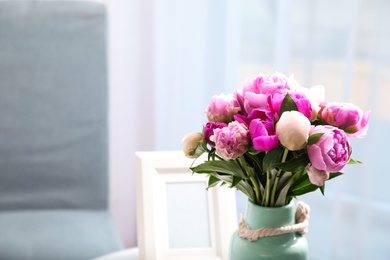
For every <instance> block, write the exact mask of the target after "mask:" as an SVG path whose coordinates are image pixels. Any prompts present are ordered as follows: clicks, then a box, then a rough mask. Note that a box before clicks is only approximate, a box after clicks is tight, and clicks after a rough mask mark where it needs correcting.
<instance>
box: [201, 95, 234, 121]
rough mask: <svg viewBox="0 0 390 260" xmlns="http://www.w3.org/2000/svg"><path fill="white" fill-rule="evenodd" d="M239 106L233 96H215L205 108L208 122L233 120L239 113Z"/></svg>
mask: <svg viewBox="0 0 390 260" xmlns="http://www.w3.org/2000/svg"><path fill="white" fill-rule="evenodd" d="M240 109H241V108H240V105H239V103H238V101H237V100H236V99H235V98H234V97H233V95H223V94H221V95H215V96H213V97H212V98H211V101H210V103H209V105H208V106H207V108H206V116H207V119H208V120H209V121H210V122H225V123H228V122H230V121H232V120H233V116H234V115H235V114H237V113H238V112H239V111H240Z"/></svg>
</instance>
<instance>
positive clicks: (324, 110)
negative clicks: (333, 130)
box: [318, 102, 370, 138]
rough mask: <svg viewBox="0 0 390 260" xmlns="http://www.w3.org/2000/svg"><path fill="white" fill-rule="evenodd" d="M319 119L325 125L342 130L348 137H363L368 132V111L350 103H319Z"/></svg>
mask: <svg viewBox="0 0 390 260" xmlns="http://www.w3.org/2000/svg"><path fill="white" fill-rule="evenodd" d="M318 115H319V117H320V118H321V119H322V120H323V121H324V122H325V123H327V124H329V125H333V126H336V127H339V128H341V129H343V130H344V131H345V132H346V133H347V135H348V136H350V137H358V138H361V137H364V136H365V135H366V133H367V130H368V119H369V117H370V111H368V112H366V113H365V114H363V111H362V110H361V109H360V108H359V107H357V106H355V105H353V104H351V103H327V102H322V103H320V111H319V112H318Z"/></svg>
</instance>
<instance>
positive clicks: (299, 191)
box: [288, 174, 318, 197]
mask: <svg viewBox="0 0 390 260" xmlns="http://www.w3.org/2000/svg"><path fill="white" fill-rule="evenodd" d="M316 189H318V186H316V185H314V184H313V183H311V182H310V180H309V176H308V175H307V174H303V175H302V176H300V177H299V178H298V179H297V180H296V181H295V182H294V183H293V185H291V188H290V191H289V193H288V195H290V196H293V197H295V196H300V195H303V194H306V193H309V192H312V191H315V190H316Z"/></svg>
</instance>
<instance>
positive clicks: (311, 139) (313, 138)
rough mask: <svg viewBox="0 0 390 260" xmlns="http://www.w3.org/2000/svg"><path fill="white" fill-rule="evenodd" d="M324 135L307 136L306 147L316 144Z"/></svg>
mask: <svg viewBox="0 0 390 260" xmlns="http://www.w3.org/2000/svg"><path fill="white" fill-rule="evenodd" d="M323 135H324V133H318V134H312V135H310V136H309V139H308V140H307V145H312V144H315V143H317V142H318V140H320V138H321V136H323Z"/></svg>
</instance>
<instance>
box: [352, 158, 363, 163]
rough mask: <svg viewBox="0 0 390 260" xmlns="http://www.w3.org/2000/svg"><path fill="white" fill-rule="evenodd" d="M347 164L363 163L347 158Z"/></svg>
mask: <svg viewBox="0 0 390 260" xmlns="http://www.w3.org/2000/svg"><path fill="white" fill-rule="evenodd" d="M348 164H363V162H361V161H356V160H354V159H352V158H349V161H348Z"/></svg>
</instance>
